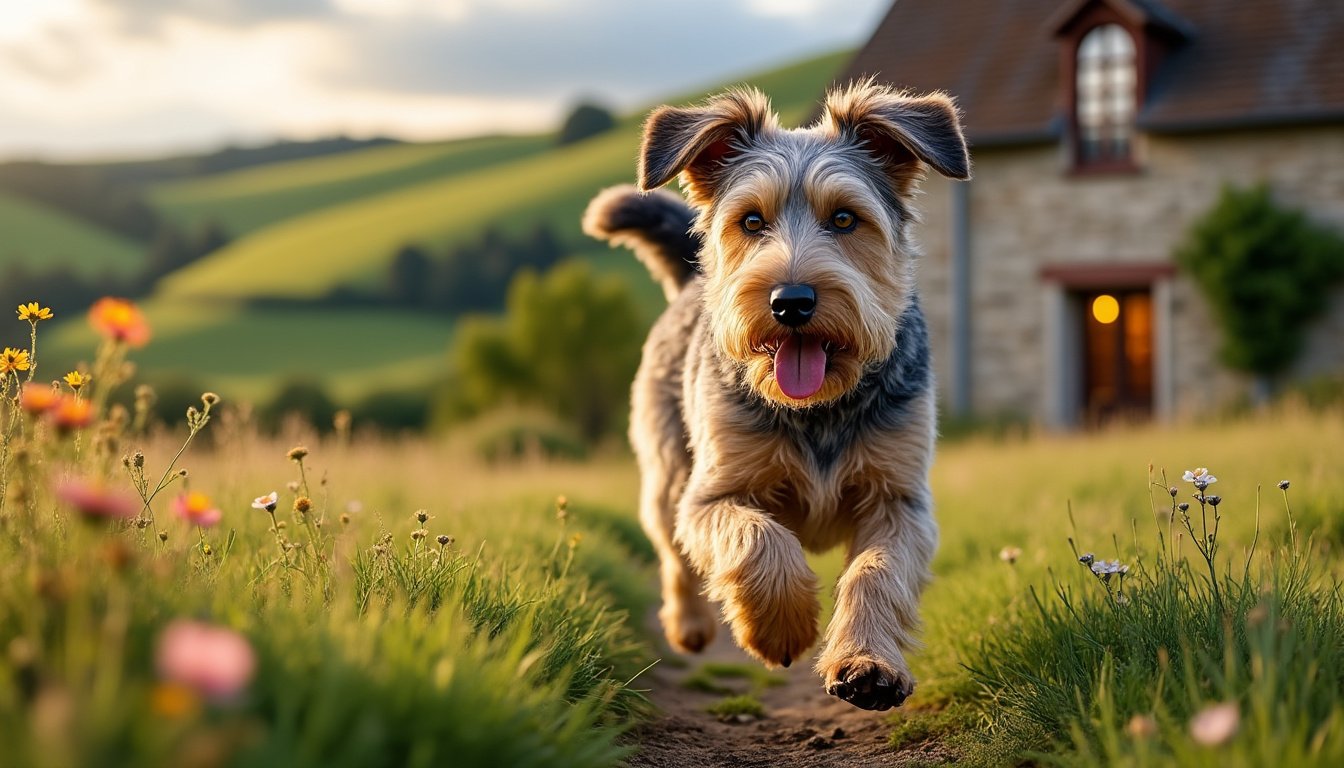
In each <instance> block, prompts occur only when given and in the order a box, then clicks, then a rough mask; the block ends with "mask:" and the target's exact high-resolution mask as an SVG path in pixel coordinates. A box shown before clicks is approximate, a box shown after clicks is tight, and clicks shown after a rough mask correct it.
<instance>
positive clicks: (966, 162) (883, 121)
mask: <svg viewBox="0 0 1344 768" xmlns="http://www.w3.org/2000/svg"><path fill="white" fill-rule="evenodd" d="M822 123H823V125H826V126H828V127H829V128H830V130H832V131H833V132H834V133H836V134H837V135H850V136H853V137H854V138H855V139H857V140H858V141H859V142H861V143H862V144H863V145H864V147H865V148H866V149H867V150H868V151H869V152H871V153H872V154H873V155H874V156H876V157H877V158H878V159H879V160H881V161H882V162H883V164H885V165H886V166H887V167H888V168H890V169H891V171H892V173H893V175H897V176H901V177H910V176H913V171H915V170H917V162H916V161H919V162H923V163H925V164H927V165H928V166H929V167H930V168H933V169H934V170H935V171H937V172H938V173H941V174H942V175H944V176H946V177H948V178H950V179H962V180H965V179H969V178H971V157H970V153H969V151H968V150H967V148H966V138H965V136H963V135H962V132H961V119H960V115H959V114H958V111H957V106H956V103H955V102H954V101H953V100H952V98H951V97H950V96H948V95H947V94H944V93H930V94H928V95H925V96H910V95H907V94H905V93H902V92H899V91H894V90H892V89H891V88H888V87H885V86H880V85H876V84H875V83H874V82H873V81H871V80H868V81H863V82H858V83H854V84H852V85H850V86H849V87H848V88H845V89H841V90H834V91H831V92H830V93H829V94H828V95H827V97H826V111H825V113H824V114H823V116H822Z"/></svg>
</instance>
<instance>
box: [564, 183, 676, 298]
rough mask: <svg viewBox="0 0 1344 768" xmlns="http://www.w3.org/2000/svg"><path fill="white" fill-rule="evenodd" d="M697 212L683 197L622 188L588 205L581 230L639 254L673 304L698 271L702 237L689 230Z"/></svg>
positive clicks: (594, 199) (629, 187) (615, 189)
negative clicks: (674, 299)
mask: <svg viewBox="0 0 1344 768" xmlns="http://www.w3.org/2000/svg"><path fill="white" fill-rule="evenodd" d="M694 222H695V211H694V210H692V209H691V207H690V206H689V205H687V203H686V201H685V200H683V199H682V198H681V197H680V196H679V195H675V194H673V193H671V192H665V191H663V190H655V191H653V192H649V193H648V194H645V193H643V192H640V191H639V190H638V189H636V188H635V187H633V186H631V185H629V184H624V185H621V186H618V187H611V188H610V189H604V190H602V191H601V192H599V193H598V195H597V197H594V198H593V200H592V202H590V203H588V210H587V211H586V212H584V214H583V231H584V232H587V233H588V234H589V235H591V236H593V237H595V238H597V239H599V240H606V241H607V242H609V243H611V244H612V245H624V246H626V247H627V248H629V249H630V250H632V251H634V252H635V256H636V257H638V258H639V260H640V261H641V262H643V263H644V266H646V267H648V269H649V272H651V273H652V274H653V278H654V279H655V280H657V281H658V282H659V284H661V285H662V286H663V293H664V294H666V295H667V300H668V301H671V300H672V299H673V298H674V297H675V296H676V295H677V294H678V293H681V288H682V286H684V285H685V284H686V282H687V281H688V280H690V279H691V278H692V277H694V276H695V273H696V271H697V270H698V269H699V262H698V261H697V258H698V254H699V251H700V238H699V236H698V235H696V234H695V233H694V232H692V231H691V225H692V224H693V223H694Z"/></svg>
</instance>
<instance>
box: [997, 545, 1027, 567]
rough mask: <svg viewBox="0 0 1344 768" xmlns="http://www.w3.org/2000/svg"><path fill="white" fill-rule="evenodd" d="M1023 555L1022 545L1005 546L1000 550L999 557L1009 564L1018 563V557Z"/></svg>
mask: <svg viewBox="0 0 1344 768" xmlns="http://www.w3.org/2000/svg"><path fill="white" fill-rule="evenodd" d="M1021 556H1022V548H1021V547H1004V548H1003V549H1001V550H999V559H1000V560H1002V561H1003V562H1005V563H1007V564H1009V565H1013V564H1014V563H1016V562H1017V558H1019V557H1021Z"/></svg>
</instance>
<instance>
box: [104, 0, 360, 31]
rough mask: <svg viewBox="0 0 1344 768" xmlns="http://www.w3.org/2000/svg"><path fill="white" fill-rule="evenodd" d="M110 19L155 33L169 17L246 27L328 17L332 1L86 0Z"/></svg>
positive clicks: (123, 28) (128, 27) (123, 27)
mask: <svg viewBox="0 0 1344 768" xmlns="http://www.w3.org/2000/svg"><path fill="white" fill-rule="evenodd" d="M88 1H89V3H90V4H92V5H93V6H95V7H97V8H98V10H100V11H103V12H106V13H107V14H108V16H109V17H110V18H112V19H114V20H115V21H116V23H117V26H118V29H119V31H121V32H125V33H131V34H157V33H158V32H159V30H160V27H161V25H162V24H164V23H165V22H167V21H169V20H173V19H189V20H191V21H196V22H202V23H207V24H214V25H217V26H221V27H233V28H247V27H252V26H256V25H260V24H267V23H270V22H274V21H278V20H293V19H310V18H321V17H325V16H330V15H332V14H333V13H334V11H335V9H334V7H333V6H332V0H88Z"/></svg>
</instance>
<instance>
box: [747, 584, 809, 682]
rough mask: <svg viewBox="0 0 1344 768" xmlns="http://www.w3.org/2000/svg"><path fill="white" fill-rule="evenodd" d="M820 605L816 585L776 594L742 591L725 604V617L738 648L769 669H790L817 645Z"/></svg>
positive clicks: (781, 590)
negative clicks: (813, 645)
mask: <svg viewBox="0 0 1344 768" xmlns="http://www.w3.org/2000/svg"><path fill="white" fill-rule="evenodd" d="M820 612H821V605H820V603H818V602H817V596H816V589H815V586H814V583H813V582H810V581H808V582H803V583H799V584H794V585H791V588H787V589H778V590H772V593H770V594H758V593H752V592H750V591H745V590H743V591H739V592H738V593H737V594H735V595H734V596H733V597H731V598H729V599H728V600H726V601H725V602H724V614H725V615H726V617H727V618H728V622H729V625H730V626H731V627H732V628H733V637H734V638H735V639H736V640H737V644H738V645H740V646H742V648H743V649H744V650H746V651H747V652H748V653H750V654H751V655H752V656H755V657H756V658H758V659H760V660H761V661H762V662H763V663H764V664H765V665H766V666H767V667H787V666H789V665H791V664H793V662H794V661H796V660H798V659H800V658H802V657H803V654H804V653H806V652H807V649H808V648H810V647H812V644H813V643H815V642H816V641H817V615H818V614H819V613H820Z"/></svg>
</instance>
